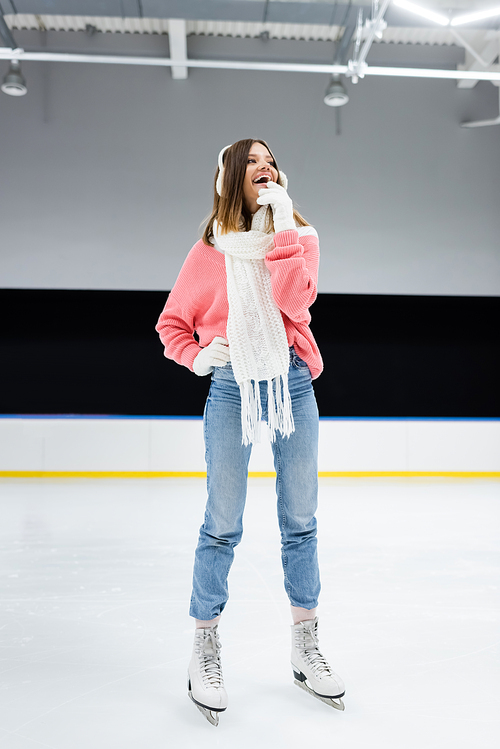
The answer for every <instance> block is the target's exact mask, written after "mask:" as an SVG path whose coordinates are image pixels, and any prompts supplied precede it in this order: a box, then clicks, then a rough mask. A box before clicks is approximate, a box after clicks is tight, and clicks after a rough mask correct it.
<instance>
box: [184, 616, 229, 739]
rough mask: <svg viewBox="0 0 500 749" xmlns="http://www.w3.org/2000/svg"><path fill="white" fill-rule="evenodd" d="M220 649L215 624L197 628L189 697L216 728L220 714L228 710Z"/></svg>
mask: <svg viewBox="0 0 500 749" xmlns="http://www.w3.org/2000/svg"><path fill="white" fill-rule="evenodd" d="M221 647H222V646H221V644H220V642H219V634H218V632H217V625H215V626H214V627H208V628H207V629H197V630H196V631H195V636H194V645H193V655H192V656H191V661H190V662H189V667H188V695H189V697H190V698H191V699H192V700H193V702H194V704H195V705H196V707H197V708H198V710H199V711H200V712H201V713H203V715H204V716H205V718H206V719H207V720H208V722H209V723H211V724H212V725H213V726H218V725H219V713H222V712H223V711H224V710H225V709H226V708H227V692H226V690H225V689H224V679H223V677H222V666H221V662H220V650H221Z"/></svg>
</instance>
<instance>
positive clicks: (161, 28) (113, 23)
mask: <svg viewBox="0 0 500 749" xmlns="http://www.w3.org/2000/svg"><path fill="white" fill-rule="evenodd" d="M5 20H6V21H7V24H8V26H9V27H10V28H11V29H13V30H15V29H40V28H46V29H48V30H55V31H85V28H86V26H87V25H91V26H94V27H95V28H96V29H97V30H98V31H101V32H103V33H111V34H127V33H128V34H168V19H165V18H130V17H127V18H119V17H116V18H112V17H106V16H57V15H40V16H36V15H32V14H27V13H18V14H17V15H13V14H11V15H6V16H5ZM186 27H187V33H188V34H197V35H205V36H231V37H258V36H260V34H261V33H262V32H264V31H267V32H268V33H269V36H270V37H271V38H273V39H305V40H310V41H333V40H335V39H337V37H338V34H339V31H340V30H341V27H340V26H324V25H312V24H291V23H247V22H243V21H241V22H240V21H187V22H186ZM464 36H465V33H464ZM381 41H382V43H384V42H385V43H391V44H437V45H450V44H456V41H455V39H454V37H453V35H452V34H451V33H450V32H449V31H447V30H446V29H443V28H442V27H436V28H433V27H427V28H418V27H412V28H403V27H396V26H392V27H388V28H387V29H386V30H385V31H384V36H383V38H382V40H381Z"/></svg>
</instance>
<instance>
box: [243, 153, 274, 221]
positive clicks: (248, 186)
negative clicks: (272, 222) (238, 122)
mask: <svg viewBox="0 0 500 749" xmlns="http://www.w3.org/2000/svg"><path fill="white" fill-rule="evenodd" d="M273 163H274V159H273V157H272V156H271V154H270V153H269V151H268V150H267V148H266V147H265V146H263V145H262V143H252V145H251V147H250V153H249V154H248V160H247V170H246V174H245V179H244V182H243V197H244V200H245V203H246V206H247V208H248V209H249V210H250V213H255V212H256V211H257V210H258V209H259V208H260V207H261V206H260V205H259V204H258V203H257V198H258V197H259V190H262V189H263V188H264V189H265V188H266V186H267V183H268V182H277V181H278V172H277V171H276V169H275V168H274V166H273Z"/></svg>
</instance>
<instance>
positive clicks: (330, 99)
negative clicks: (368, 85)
mask: <svg viewBox="0 0 500 749" xmlns="http://www.w3.org/2000/svg"><path fill="white" fill-rule="evenodd" d="M323 101H324V102H325V104H326V105H327V106H328V107H343V106H344V104H347V102H348V101H349V96H348V95H347V91H346V89H345V87H344V85H343V83H342V81H341V80H340V76H339V75H334V76H332V79H331V81H330V83H329V85H328V88H327V89H326V91H325V98H324V99H323Z"/></svg>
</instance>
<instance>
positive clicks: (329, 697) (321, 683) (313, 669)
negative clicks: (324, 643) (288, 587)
mask: <svg viewBox="0 0 500 749" xmlns="http://www.w3.org/2000/svg"><path fill="white" fill-rule="evenodd" d="M292 668H293V675H294V677H295V679H294V684H296V685H297V686H298V687H300V688H301V689H303V690H304V691H305V692H308V693H309V694H312V696H313V697H316V698H317V699H318V700H321V702H324V703H326V704H327V705H330V707H334V708H335V709H336V710H344V709H345V708H344V703H343V702H342V700H341V699H340V698H341V697H343V696H344V694H345V687H344V682H343V681H342V679H341V678H340V676H337V674H336V673H335V672H334V671H332V669H331V668H330V666H329V664H328V663H327V661H326V660H325V658H324V656H323V655H322V654H321V653H320V651H319V647H318V617H316V618H315V619H311V620H310V621H305V622H300V623H299V624H294V625H292Z"/></svg>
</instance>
